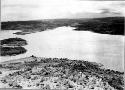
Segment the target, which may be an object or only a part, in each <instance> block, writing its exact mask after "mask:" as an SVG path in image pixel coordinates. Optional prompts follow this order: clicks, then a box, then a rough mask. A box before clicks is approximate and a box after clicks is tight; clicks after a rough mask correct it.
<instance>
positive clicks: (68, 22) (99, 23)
mask: <svg viewBox="0 0 125 90" xmlns="http://www.w3.org/2000/svg"><path fill="white" fill-rule="evenodd" d="M61 26H73V27H76V29H75V30H77V31H83V30H84V31H85V30H87V31H93V32H96V33H101V34H113V35H124V17H106V18H94V19H82V18H81V19H50V20H36V21H35V20H34V21H32V20H31V21H9V22H2V23H1V29H2V30H22V32H17V33H15V34H21V35H25V34H29V33H34V32H36V31H44V30H47V29H54V28H57V27H61Z"/></svg>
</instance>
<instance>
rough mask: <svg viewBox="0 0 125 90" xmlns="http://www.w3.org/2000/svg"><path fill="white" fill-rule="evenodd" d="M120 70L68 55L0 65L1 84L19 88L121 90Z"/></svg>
mask: <svg viewBox="0 0 125 90" xmlns="http://www.w3.org/2000/svg"><path fill="white" fill-rule="evenodd" d="M123 76H124V73H123V72H119V71H114V70H110V69H105V68H103V67H102V64H98V63H95V62H88V61H84V60H70V59H67V58H43V57H35V56H33V55H32V56H31V57H26V58H22V59H19V60H12V61H6V62H3V63H1V64H0V87H1V88H20V89H21V88H22V89H43V90H44V89H45V90H50V89H59V90H60V89H61V90H65V89H69V90H71V89H72V90H74V89H75V90H90V89H93V90H123V89H124V81H123Z"/></svg>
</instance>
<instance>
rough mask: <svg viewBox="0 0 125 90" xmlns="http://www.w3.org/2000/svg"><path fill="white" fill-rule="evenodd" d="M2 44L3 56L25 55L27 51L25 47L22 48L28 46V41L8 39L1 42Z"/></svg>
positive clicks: (0, 48) (0, 47) (0, 46)
mask: <svg viewBox="0 0 125 90" xmlns="http://www.w3.org/2000/svg"><path fill="white" fill-rule="evenodd" d="M0 42H1V43H0V44H1V45H0V50H1V53H0V55H1V56H8V55H9V56H14V55H18V54H23V53H25V52H26V51H27V50H26V49H25V48H24V47H22V46H25V45H27V42H26V40H24V39H22V38H8V39H4V40H0Z"/></svg>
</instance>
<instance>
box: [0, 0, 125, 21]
mask: <svg viewBox="0 0 125 90" xmlns="http://www.w3.org/2000/svg"><path fill="white" fill-rule="evenodd" d="M123 3H125V2H123V1H115V2H114V1H82V0H2V5H1V6H2V9H1V12H2V14H1V16H2V20H28V19H52V18H72V17H74V16H75V15H77V18H78V16H80V17H82V16H83V18H84V17H87V14H88V16H91V15H97V16H98V15H102V13H103V14H108V15H113V14H117V15H124V12H123V10H124V8H123V5H124V4H123Z"/></svg>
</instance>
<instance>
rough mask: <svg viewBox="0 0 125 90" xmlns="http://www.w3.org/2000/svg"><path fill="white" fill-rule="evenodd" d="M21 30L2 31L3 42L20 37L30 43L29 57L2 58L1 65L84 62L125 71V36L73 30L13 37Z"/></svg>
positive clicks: (59, 28) (56, 30) (59, 29)
mask: <svg viewBox="0 0 125 90" xmlns="http://www.w3.org/2000/svg"><path fill="white" fill-rule="evenodd" d="M17 31H20V30H16V31H15V30H9V31H0V39H1V40H2V39H6V38H12V37H20V38H23V39H25V40H27V42H28V45H26V46H25V48H26V49H27V50H28V51H27V52H26V53H25V54H20V55H16V56H2V57H0V62H3V61H8V60H13V59H18V58H24V57H27V56H28V57H29V56H31V55H35V56H38V57H57V58H70V59H82V60H87V61H91V62H97V63H102V64H103V65H104V66H105V67H106V68H110V69H114V70H118V71H123V70H124V36H121V35H108V34H98V33H94V32H90V31H75V30H73V27H58V28H55V29H53V30H46V31H42V32H37V33H31V34H26V35H16V34H13V33H14V32H17Z"/></svg>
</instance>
